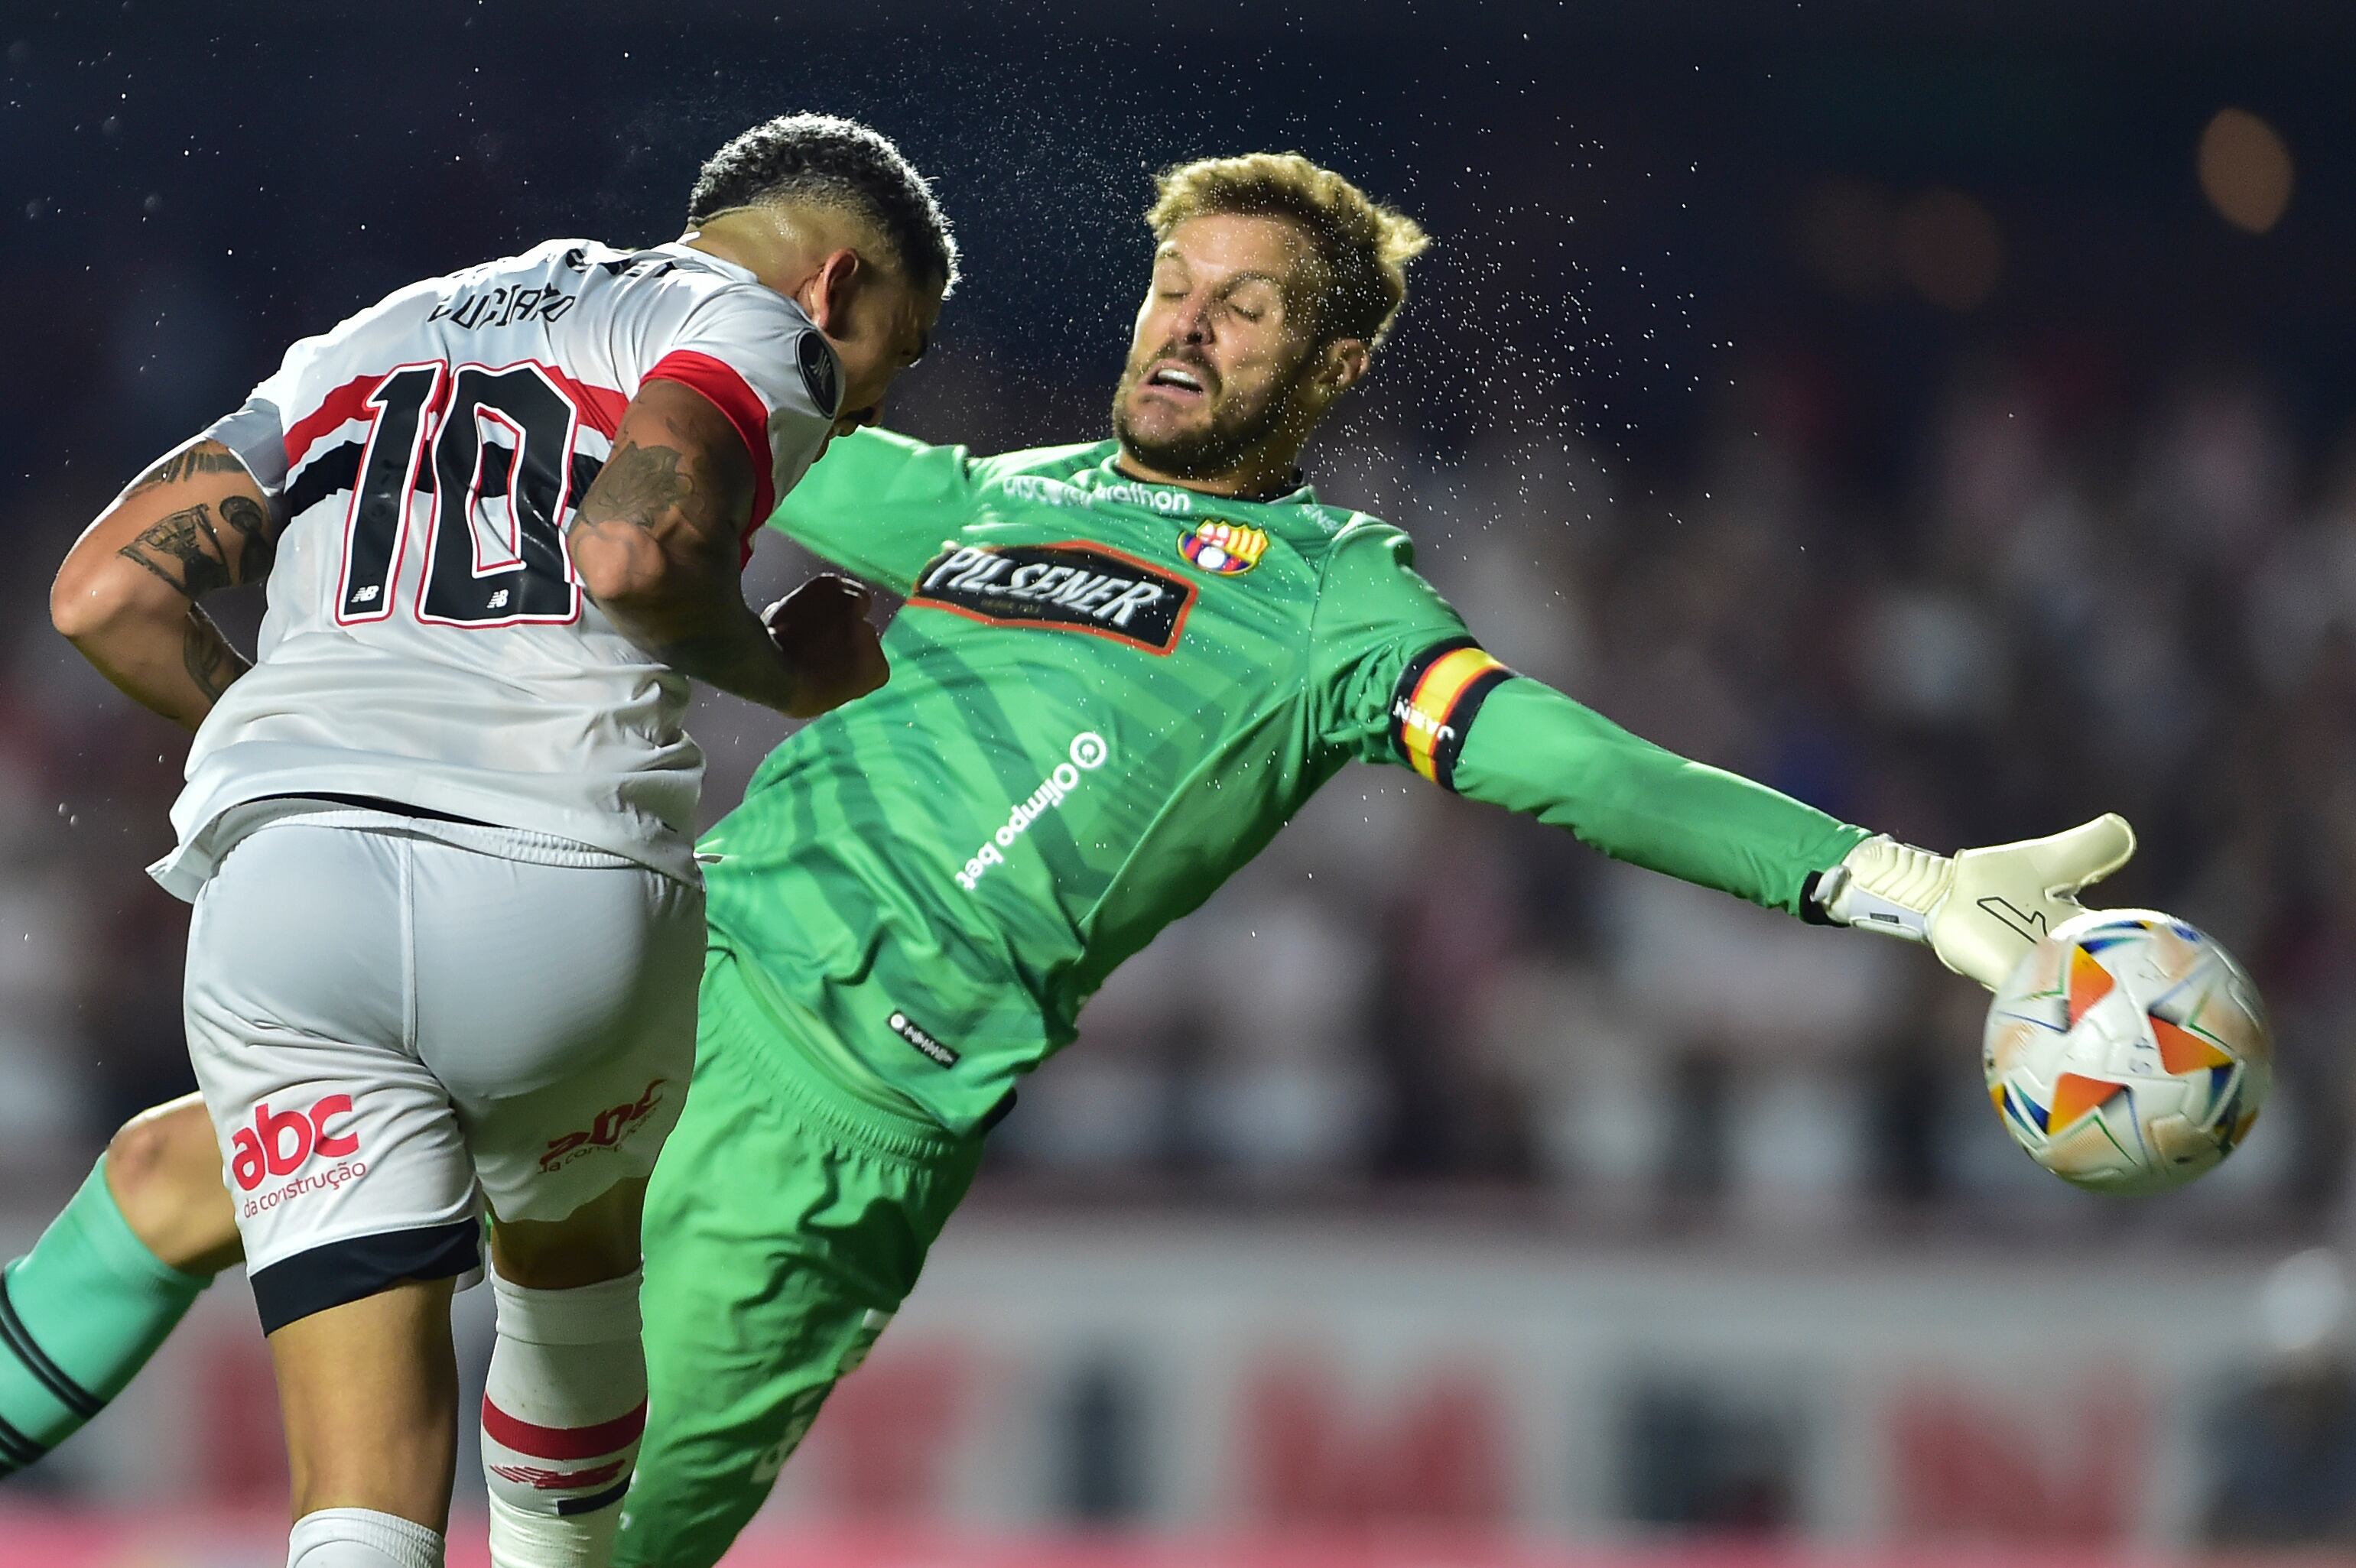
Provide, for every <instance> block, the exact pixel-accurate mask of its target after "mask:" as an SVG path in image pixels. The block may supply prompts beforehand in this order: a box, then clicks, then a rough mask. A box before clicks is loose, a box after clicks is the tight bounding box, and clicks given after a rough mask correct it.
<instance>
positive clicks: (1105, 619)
mask: <svg viewBox="0 0 2356 1568" xmlns="http://www.w3.org/2000/svg"><path fill="white" fill-rule="evenodd" d="M908 603H910V604H912V605H916V606H919V607H921V608H925V609H929V610H947V611H948V612H950V613H952V614H958V615H963V616H965V617H966V618H967V619H968V620H971V621H980V622H982V623H984V624H988V625H993V626H1039V627H1045V628H1049V629H1052V630H1057V631H1069V632H1086V633H1087V634H1088V635H1091V636H1097V637H1108V638H1110V639H1112V640H1113V641H1114V642H1119V643H1127V644H1129V645H1130V646H1131V647H1138V648H1143V649H1145V650H1146V651H1147V652H1149V653H1155V654H1166V653H1169V652H1170V651H1171V650H1172V649H1173V648H1175V647H1176V646H1177V645H1178V636H1179V634H1180V633H1181V632H1183V631H1184V630H1185V626H1186V613H1187V612H1188V611H1189V610H1191V609H1193V608H1194V584H1193V583H1192V582H1190V581H1186V580H1185V579H1183V578H1182V577H1179V576H1176V575H1174V574H1173V573H1171V572H1169V571H1163V570H1162V569H1161V568H1159V567H1156V566H1152V565H1150V564H1148V563H1147V562H1145V561H1141V560H1138V559H1137V558H1136V557H1135V556H1132V555H1127V554H1124V553H1122V552H1121V551H1119V550H1117V549H1112V548H1111V547H1110V546H1108V545H1100V544H1091V543H1088V542H1087V541H1085V540H1080V539H1071V540H1066V541H1065V542H1063V543H1060V544H1023V545H1012V544H1010V545H953V546H951V547H949V548H948V549H944V550H943V551H942V552H941V553H940V554H939V555H937V556H936V557H934V558H933V560H932V561H931V562H930V563H929V564H927V565H926V568H925V570H924V571H922V572H920V573H918V574H917V577H916V592H913V593H911V594H909V595H908Z"/></svg>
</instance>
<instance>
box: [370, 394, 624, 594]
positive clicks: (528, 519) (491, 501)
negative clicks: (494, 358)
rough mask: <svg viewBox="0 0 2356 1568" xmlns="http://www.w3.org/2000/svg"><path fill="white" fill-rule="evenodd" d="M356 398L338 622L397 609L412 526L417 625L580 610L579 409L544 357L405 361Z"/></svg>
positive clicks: (583, 481) (584, 480)
mask: <svg viewBox="0 0 2356 1568" xmlns="http://www.w3.org/2000/svg"><path fill="white" fill-rule="evenodd" d="M445 384H446V396H445V395H444V389H445ZM361 407H362V409H363V410H364V411H365V417H366V418H367V420H368V421H369V434H368V442H367V444H366V445H365V446H364V447H363V448H362V449H361V452H360V462H359V475H358V476H357V477H356V478H355V479H354V481H353V485H352V502H351V510H350V511H349V513H348V515H347V516H346V517H345V521H344V563H343V570H342V571H340V572H339V573H338V574H337V585H336V592H337V605H336V621H337V624H339V625H346V626H356V625H364V624H368V623H369V622H371V621H382V620H386V619H388V618H390V617H391V615H392V613H393V608H394V606H393V600H394V597H395V596H396V595H397V594H398V593H399V592H400V590H401V585H402V564H403V562H404V561H405V560H407V557H408V554H409V549H410V545H411V535H412V534H413V533H416V532H418V531H419V530H420V528H422V529H423V536H424V539H423V549H424V551H425V562H424V566H423V570H422V571H420V573H419V574H418V575H419V580H420V586H419V589H418V592H417V603H416V607H415V608H416V615H417V619H418V620H419V621H421V622H423V623H424V624H427V625H436V626H472V627H489V626H513V625H519V624H526V623H555V624H563V623H568V622H572V621H575V620H578V619H579V618H580V615H581V584H580V582H579V581H577V580H575V578H574V577H573V563H572V560H571V558H569V557H568V556H567V555H566V554H565V551H564V531H563V522H564V518H565V517H566V514H567V513H568V512H569V510H570V509H571V507H572V505H573V498H574V497H573V442H574V440H575V439H576V438H577V437H578V435H579V433H580V421H581V415H580V411H579V410H577V409H576V408H574V407H573V401H572V400H571V399H569V398H567V397H566V396H565V395H564V393H563V392H562V390H560V389H558V387H557V385H556V383H555V382H554V381H552V379H550V378H549V375H548V373H547V372H546V371H545V370H544V369H543V368H541V367H540V366H538V365H535V364H530V363H525V364H520V365H509V366H503V367H499V368H492V367H489V366H485V365H461V366H458V367H457V368H455V370H454V369H453V368H451V367H450V366H448V365H446V364H441V363H429V364H420V365H403V366H401V367H399V368H396V369H394V370H392V371H391V372H390V373H389V374H387V375H386V376H385V377H384V379H382V380H380V381H379V382H378V383H377V384H376V386H375V388H374V389H371V390H370V391H369V394H368V396H367V398H366V399H365V400H363V401H362V404H361ZM582 483H583V484H584V485H586V484H587V479H586V478H585V477H584V479H583V480H582ZM421 502H422V503H423V505H422V506H421Z"/></svg>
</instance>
